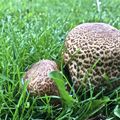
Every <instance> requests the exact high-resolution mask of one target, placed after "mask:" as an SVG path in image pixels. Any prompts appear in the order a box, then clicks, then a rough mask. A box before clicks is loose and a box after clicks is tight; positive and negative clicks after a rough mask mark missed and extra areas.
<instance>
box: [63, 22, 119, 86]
mask: <svg viewBox="0 0 120 120" xmlns="http://www.w3.org/2000/svg"><path fill="white" fill-rule="evenodd" d="M64 61H65V64H67V67H68V69H69V73H70V76H71V79H72V81H73V83H74V84H75V87H78V86H79V85H81V84H84V83H85V84H84V85H87V84H88V80H90V81H91V83H92V84H93V85H95V86H100V85H103V84H104V83H105V84H106V81H107V80H105V79H107V78H109V79H114V78H117V77H120V31H119V30H117V29H116V28H114V27H112V26H110V25H108V24H105V23H84V24H81V25H78V26H77V27H75V28H73V29H72V30H71V31H70V32H69V33H68V36H67V37H66V40H65V53H64ZM96 61H98V62H96ZM95 63H96V65H95V66H94V68H93V65H94V64H95ZM106 76H107V77H106ZM108 81H109V80H108ZM116 85H120V80H119V84H118V82H117V84H116V82H114V83H112V87H113V86H116Z"/></svg>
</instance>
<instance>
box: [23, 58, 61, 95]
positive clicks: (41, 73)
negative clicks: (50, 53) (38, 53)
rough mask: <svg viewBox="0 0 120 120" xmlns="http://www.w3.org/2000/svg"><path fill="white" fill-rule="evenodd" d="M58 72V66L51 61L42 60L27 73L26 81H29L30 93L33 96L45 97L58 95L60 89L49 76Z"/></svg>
mask: <svg viewBox="0 0 120 120" xmlns="http://www.w3.org/2000/svg"><path fill="white" fill-rule="evenodd" d="M54 70H58V67H57V64H56V63H55V62H54V61H51V60H40V61H39V62H37V63H35V64H34V65H33V66H32V67H31V68H30V69H29V70H28V71H27V72H26V73H25V77H24V80H25V81H27V80H29V84H28V91H29V92H30V93H32V94H34V95H35V94H36V95H40V96H44V95H45V94H47V95H58V94H59V93H58V89H57V87H56V85H55V83H54V81H53V80H51V79H50V78H49V77H48V74H49V73H50V72H52V71H54Z"/></svg>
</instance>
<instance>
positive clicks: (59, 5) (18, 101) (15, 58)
mask: <svg viewBox="0 0 120 120" xmlns="http://www.w3.org/2000/svg"><path fill="white" fill-rule="evenodd" d="M97 1H98V0H96V1H95V0H0V119H1V120H34V119H42V120H43V119H45V120H50V119H56V120H58V119H59V120H66V119H68V120H85V119H87V118H88V117H89V116H96V115H100V114H102V115H104V116H105V117H106V118H107V119H108V120H117V119H119V118H120V112H119V111H120V108H119V104H120V97H119V94H120V90H119V88H116V89H115V90H112V91H109V92H107V93H99V94H97V95H96V96H94V91H93V90H92V89H90V95H88V96H87V95H86V94H85V93H86V92H85V90H82V93H83V94H82V95H79V96H78V95H77V94H73V98H74V100H75V101H77V102H75V103H74V104H72V105H68V103H69V102H68V103H67V102H66V101H67V100H63V104H62V105H61V106H59V107H55V106H51V105H50V102H49V100H50V97H48V96H45V97H42V98H41V97H33V96H31V95H29V93H27V92H26V86H27V85H24V86H23V85H22V82H21V79H22V77H23V75H24V73H25V71H26V70H27V69H28V68H29V67H30V66H31V65H32V64H33V63H35V62H37V61H38V60H40V59H43V58H44V59H52V60H55V61H56V62H57V63H58V64H59V65H60V66H61V70H62V68H63V64H62V57H61V52H62V48H63V43H64V39H65V37H66V35H67V33H68V32H69V31H70V30H71V29H72V28H73V27H75V26H76V25H78V24H81V23H85V22H105V23H109V24H111V25H112V26H114V27H116V28H118V29H120V14H119V11H120V1H119V0H112V1H111V0H102V1H101V4H99V5H98V6H97ZM63 88H64V87H63ZM66 94H67V93H66ZM66 96H67V95H66ZM53 97H54V96H53ZM63 98H64V96H63ZM53 99H55V98H53ZM68 99H69V97H68Z"/></svg>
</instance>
